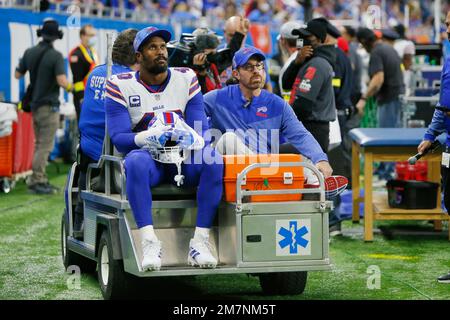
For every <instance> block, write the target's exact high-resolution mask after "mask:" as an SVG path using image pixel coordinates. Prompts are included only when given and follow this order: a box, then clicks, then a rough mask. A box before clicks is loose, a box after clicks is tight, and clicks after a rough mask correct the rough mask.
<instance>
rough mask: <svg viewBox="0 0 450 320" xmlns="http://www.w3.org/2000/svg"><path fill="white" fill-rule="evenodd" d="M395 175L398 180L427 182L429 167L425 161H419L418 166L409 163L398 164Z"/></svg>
mask: <svg viewBox="0 0 450 320" xmlns="http://www.w3.org/2000/svg"><path fill="white" fill-rule="evenodd" d="M395 173H396V175H397V179H398V180H417V181H426V180H427V174H428V165H427V163H426V162H425V161H419V162H417V163H416V164H409V163H408V162H407V161H403V162H397V163H396V164H395Z"/></svg>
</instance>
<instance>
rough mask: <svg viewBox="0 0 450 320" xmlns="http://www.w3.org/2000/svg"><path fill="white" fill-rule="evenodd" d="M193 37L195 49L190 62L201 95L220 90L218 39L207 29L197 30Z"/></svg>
mask: <svg viewBox="0 0 450 320" xmlns="http://www.w3.org/2000/svg"><path fill="white" fill-rule="evenodd" d="M193 35H194V36H195V41H194V45H195V49H194V53H195V54H194V57H193V61H192V69H194V71H195V73H196V74H197V78H198V82H199V84H200V87H201V90H202V93H203V94H205V93H207V92H209V91H212V90H215V89H220V88H222V85H221V84H220V77H219V70H218V68H217V65H216V63H215V62H217V58H218V57H217V46H218V45H219V38H218V37H217V36H216V35H215V34H214V33H212V32H211V31H210V30H209V29H206V28H199V29H196V30H195V31H194V33H193Z"/></svg>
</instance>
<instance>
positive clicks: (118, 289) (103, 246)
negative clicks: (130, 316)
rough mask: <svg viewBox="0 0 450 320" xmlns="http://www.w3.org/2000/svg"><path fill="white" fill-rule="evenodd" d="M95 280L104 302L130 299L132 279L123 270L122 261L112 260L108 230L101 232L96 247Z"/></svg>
mask: <svg viewBox="0 0 450 320" xmlns="http://www.w3.org/2000/svg"><path fill="white" fill-rule="evenodd" d="M97 266H98V268H97V278H98V283H99V284H100V290H101V292H102V295H103V298H104V299H106V300H114V299H125V298H131V297H130V295H129V294H130V293H131V292H132V291H131V289H132V287H133V283H132V281H133V279H131V276H128V275H127V274H126V273H125V271H124V269H123V260H114V259H113V254H112V243H111V239H110V236H109V232H108V230H105V231H103V233H102V236H101V238H100V242H99V245H98V260H97Z"/></svg>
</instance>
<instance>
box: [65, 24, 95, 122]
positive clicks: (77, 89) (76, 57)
mask: <svg viewBox="0 0 450 320" xmlns="http://www.w3.org/2000/svg"><path fill="white" fill-rule="evenodd" d="M96 41H97V37H96V31H95V29H94V27H93V26H92V25H91V24H86V25H84V26H82V27H81V29H80V44H79V45H78V46H77V47H75V48H73V49H72V50H71V51H70V53H69V62H70V70H72V76H73V88H74V90H73V104H74V105H75V111H76V113H77V121H80V112H81V104H82V103H83V97H84V89H85V88H86V81H87V78H88V76H89V73H90V72H91V71H92V69H94V68H95V66H96V65H97V64H98V57H97V53H96V52H95V49H94V46H95V44H96Z"/></svg>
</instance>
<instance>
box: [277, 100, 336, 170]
mask: <svg viewBox="0 0 450 320" xmlns="http://www.w3.org/2000/svg"><path fill="white" fill-rule="evenodd" d="M281 136H283V137H285V138H286V139H287V140H288V141H289V143H291V144H292V145H293V146H294V147H295V148H296V149H297V150H298V151H299V152H300V153H301V154H302V155H304V156H305V157H307V158H309V159H311V161H312V162H313V163H314V164H316V163H317V162H319V161H328V157H327V155H326V154H325V153H324V152H323V151H322V148H321V147H320V145H319V143H318V142H317V140H316V139H315V138H314V137H313V135H312V134H311V133H310V132H309V131H308V130H306V128H305V127H304V126H303V124H302V123H301V122H300V121H299V120H298V119H297V117H296V116H295V114H294V111H293V110H292V108H291V107H290V106H289V105H288V104H287V103H286V102H284V105H283V115H282V120H281Z"/></svg>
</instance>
